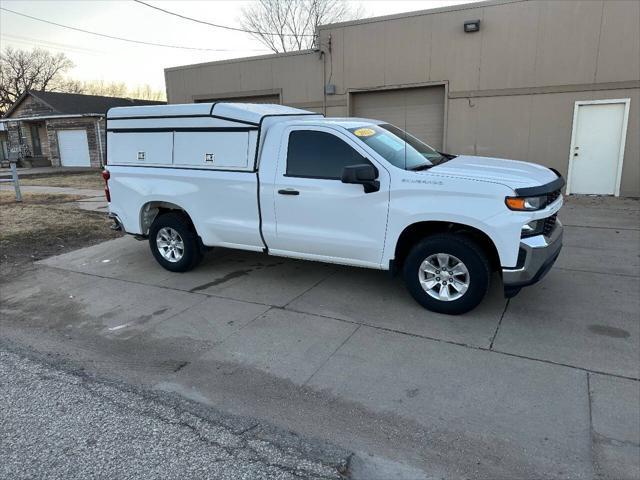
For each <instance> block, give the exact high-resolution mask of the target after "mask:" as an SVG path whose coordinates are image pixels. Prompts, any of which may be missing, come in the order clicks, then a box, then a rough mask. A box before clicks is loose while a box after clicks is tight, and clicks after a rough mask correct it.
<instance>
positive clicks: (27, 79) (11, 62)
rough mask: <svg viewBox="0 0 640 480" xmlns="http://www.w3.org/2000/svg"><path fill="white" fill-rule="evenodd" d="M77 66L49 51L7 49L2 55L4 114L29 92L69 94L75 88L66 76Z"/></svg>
mask: <svg viewBox="0 0 640 480" xmlns="http://www.w3.org/2000/svg"><path fill="white" fill-rule="evenodd" d="M72 67H73V62H72V61H71V60H70V59H69V58H68V57H67V56H66V55H65V54H64V53H58V54H57V55H53V54H51V53H50V52H48V51H46V50H42V49H40V48H34V49H33V50H31V51H28V50H17V49H14V48H11V47H6V48H5V49H4V50H3V51H2V53H0V114H3V113H4V112H6V111H7V109H8V108H9V107H10V106H11V105H12V104H13V103H14V102H15V101H16V100H17V99H18V98H19V97H20V95H22V94H23V93H24V92H25V91H27V90H41V91H47V90H50V91H67V90H68V89H69V88H72V87H73V84H70V83H68V80H66V79H65V78H64V73H66V72H67V71H68V70H69V69H71V68H72Z"/></svg>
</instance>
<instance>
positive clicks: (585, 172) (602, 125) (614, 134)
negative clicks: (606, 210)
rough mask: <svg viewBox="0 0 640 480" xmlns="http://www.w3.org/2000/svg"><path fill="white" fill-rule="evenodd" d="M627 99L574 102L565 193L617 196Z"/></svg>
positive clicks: (625, 130)
mask: <svg viewBox="0 0 640 480" xmlns="http://www.w3.org/2000/svg"><path fill="white" fill-rule="evenodd" d="M628 112H629V99H622V100H597V101H593V102H576V106H575V111H574V116H573V137H572V140H571V151H570V158H569V180H568V184H567V193H583V194H592V195H616V196H617V195H619V193H620V177H621V173H622V159H623V155H624V141H625V137H626V133H627V119H628V115H629V113H628Z"/></svg>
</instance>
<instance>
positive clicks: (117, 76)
mask: <svg viewBox="0 0 640 480" xmlns="http://www.w3.org/2000/svg"><path fill="white" fill-rule="evenodd" d="M471 1H474V0H386V1H385V0H363V1H350V2H349V3H351V4H352V5H353V6H354V7H357V6H358V5H360V6H362V8H363V9H364V12H365V16H366V17H376V16H381V15H390V14H394V13H401V12H410V11H415V10H424V9H429V8H438V7H443V6H448V5H456V4H461V3H470V2H471ZM148 3H151V4H154V5H157V6H159V7H162V8H164V9H166V10H170V11H174V12H178V13H181V14H183V15H186V16H189V17H194V18H198V19H201V20H206V21H209V22H213V23H218V24H222V25H229V26H236V27H239V26H240V24H239V19H240V16H241V12H242V8H243V7H246V6H247V5H249V4H251V1H240V0H237V1H229V0H215V1H214V0H207V1H205V0H200V1H188V0H184V1H174V0H165V1H158V0H149V2H148ZM0 7H3V8H7V9H10V10H15V11H16V12H20V13H24V14H27V15H31V16H33V17H38V18H41V19H45V20H48V21H52V22H56V23H60V24H64V25H68V26H72V27H76V28H81V29H84V30H90V31H94V32H98V33H104V34H107V35H112V36H118V37H124V38H130V39H135V40H143V41H147V42H153V43H163V44H171V45H180V46H189V47H198V48H207V49H216V50H217V51H190V50H181V49H174V48H165V47H155V46H145V45H135V44H132V43H127V42H122V41H119V40H112V39H107V38H100V37H97V36H93V35H89V34H85V33H81V32H76V31H72V30H68V29H65V28H60V27H57V26H54V25H49V24H45V23H42V22H39V21H36V20H32V19H28V18H24V17H20V16H17V15H14V14H13V13H10V12H6V11H4V10H1V11H0V47H2V48H4V47H5V46H8V45H10V46H12V47H15V48H21V49H28V50H30V49H31V48H33V47H40V48H45V49H47V50H50V51H51V52H53V53H57V52H64V53H65V54H66V55H67V56H68V57H69V58H70V59H71V60H72V61H73V63H74V64H75V67H74V68H73V69H72V70H71V71H70V72H69V73H68V76H70V77H72V78H74V79H78V80H104V81H117V82H121V81H123V82H126V83H127V84H128V85H129V86H130V87H135V86H138V85H144V84H148V85H150V86H151V87H152V88H154V89H158V90H164V68H167V67H173V66H177V65H188V64H192V63H202V62H210V61H215V60H224V59H228V58H237V57H249V56H255V55H264V54H268V53H270V51H269V50H267V49H266V47H265V46H263V45H262V44H261V43H260V42H259V41H258V40H256V39H254V38H253V37H252V36H251V35H249V34H247V33H242V32H233V31H229V30H223V29H218V28H213V27H210V26H206V25H201V24H197V23H194V22H191V21H187V20H182V19H180V18H177V17H174V16H170V15H167V14H165V13H162V12H159V11H156V10H153V9H151V8H149V7H146V6H144V5H141V4H138V3H135V2H134V1H132V0H91V1H87V0H84V1H83V0H64V1H62V0H36V1H31V0H0Z"/></svg>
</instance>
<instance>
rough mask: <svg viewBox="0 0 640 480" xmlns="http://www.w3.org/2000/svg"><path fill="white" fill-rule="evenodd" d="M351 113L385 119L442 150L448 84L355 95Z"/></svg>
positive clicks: (352, 96)
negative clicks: (445, 90) (445, 85)
mask: <svg viewBox="0 0 640 480" xmlns="http://www.w3.org/2000/svg"><path fill="white" fill-rule="evenodd" d="M350 100H351V115H353V116H355V117H364V118H374V119H376V120H384V121H385V122H388V123H391V124H393V125H395V126H397V127H400V128H402V129H404V130H406V131H408V132H409V133H410V134H412V135H414V136H416V137H418V138H419V139H420V140H422V141H423V142H426V143H428V144H429V145H431V146H432V147H434V148H435V149H438V150H440V149H442V140H443V135H444V86H436V87H420V88H406V89H399V90H380V91H377V92H360V93H352V94H351V99H350Z"/></svg>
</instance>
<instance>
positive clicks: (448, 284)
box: [403, 234, 491, 315]
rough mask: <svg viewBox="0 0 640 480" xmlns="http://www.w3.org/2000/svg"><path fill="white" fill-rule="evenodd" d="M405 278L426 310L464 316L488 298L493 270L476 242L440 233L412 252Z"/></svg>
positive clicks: (406, 267) (407, 259) (421, 243)
mask: <svg viewBox="0 0 640 480" xmlns="http://www.w3.org/2000/svg"><path fill="white" fill-rule="evenodd" d="M460 264H461V265H460ZM436 272H437V273H436ZM403 275H404V281H405V284H406V286H407V289H408V290H409V292H410V293H411V295H412V296H413V298H415V299H416V301H417V302H418V303H419V304H420V305H422V306H423V307H424V308H426V309H427V310H431V311H433V312H438V313H445V314H448V315H460V314H462V313H466V312H468V311H470V310H472V309H474V308H475V307H477V306H478V304H479V303H480V302H481V301H482V299H483V298H484V297H485V295H486V294H487V292H488V290H489V283H490V279H491V270H490V268H489V261H488V259H487V256H486V255H485V253H484V252H483V251H482V249H481V248H480V247H479V246H478V245H477V244H476V243H474V242H473V241H472V240H470V239H468V238H466V237H464V236H462V235H455V234H438V235H433V236H430V237H427V238H424V239H423V240H421V241H420V242H418V243H417V244H416V245H415V246H414V247H413V248H412V249H411V251H410V252H409V255H408V256H407V258H406V260H405V263H404V271H403ZM423 285H424V286H423ZM447 297H448V298H447Z"/></svg>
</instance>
